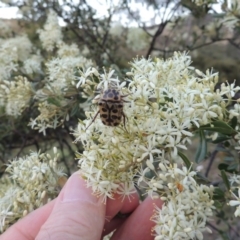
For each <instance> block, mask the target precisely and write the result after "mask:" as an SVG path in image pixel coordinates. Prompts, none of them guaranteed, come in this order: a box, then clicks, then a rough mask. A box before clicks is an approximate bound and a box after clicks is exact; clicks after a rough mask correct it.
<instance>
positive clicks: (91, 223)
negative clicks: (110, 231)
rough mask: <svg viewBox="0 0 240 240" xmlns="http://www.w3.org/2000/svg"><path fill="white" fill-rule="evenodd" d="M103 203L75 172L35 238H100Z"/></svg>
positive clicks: (102, 221)
mask: <svg viewBox="0 0 240 240" xmlns="http://www.w3.org/2000/svg"><path fill="white" fill-rule="evenodd" d="M105 211H106V205H105V204H104V203H103V201H102V198H98V197H96V196H94V195H92V189H91V188H86V183H85V181H84V180H83V179H82V178H81V177H80V174H79V172H78V173H75V174H73V175H72V176H71V177H70V178H69V180H68V181H67V183H66V185H65V186H64V189H63V190H62V191H61V193H60V194H59V196H58V198H57V201H56V203H55V205H54V208H53V210H52V213H51V215H50V216H49V218H48V220H47V221H46V222H45V223H44V225H43V226H42V227H41V229H40V231H39V233H38V235H37V237H36V238H35V239H36V240H48V239H58V240H61V239H63V240H66V239H69V240H74V239H85V240H88V239H89V240H98V239H100V238H101V235H102V231H103V226H104V220H105Z"/></svg>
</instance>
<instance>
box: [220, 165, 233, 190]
mask: <svg viewBox="0 0 240 240" xmlns="http://www.w3.org/2000/svg"><path fill="white" fill-rule="evenodd" d="M221 176H222V179H223V182H224V183H225V185H226V187H227V189H228V190H230V188H231V187H230V182H229V180H228V177H227V174H226V172H225V171H224V170H221Z"/></svg>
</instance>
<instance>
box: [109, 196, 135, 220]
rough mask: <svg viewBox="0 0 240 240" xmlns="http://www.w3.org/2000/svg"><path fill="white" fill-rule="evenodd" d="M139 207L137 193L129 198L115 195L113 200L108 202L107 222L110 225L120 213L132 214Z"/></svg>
mask: <svg viewBox="0 0 240 240" xmlns="http://www.w3.org/2000/svg"><path fill="white" fill-rule="evenodd" d="M138 205H139V198H138V195H137V193H133V194H132V195H130V196H129V197H128V198H124V199H123V198H122V196H121V195H119V194H115V195H114V197H113V199H110V198H109V199H108V200H107V206H106V222H105V223H108V222H110V221H111V219H113V218H114V217H115V216H116V215H117V214H118V213H119V212H121V213H123V214H124V213H130V212H132V211H134V210H135V208H136V207H137V206H138Z"/></svg>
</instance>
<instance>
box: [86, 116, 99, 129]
mask: <svg viewBox="0 0 240 240" xmlns="http://www.w3.org/2000/svg"><path fill="white" fill-rule="evenodd" d="M98 114H99V111H98V112H97V113H96V114H95V116H94V118H93V120H92V121H91V122H90V124H89V125H88V126H87V128H86V129H85V131H86V130H87V129H88V128H89V127H90V126H91V124H92V123H93V122H94V121H95V120H96V118H97V116H98Z"/></svg>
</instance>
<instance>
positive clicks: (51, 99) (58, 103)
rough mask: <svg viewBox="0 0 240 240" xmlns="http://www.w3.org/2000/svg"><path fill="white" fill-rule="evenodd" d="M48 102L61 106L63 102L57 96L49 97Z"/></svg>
mask: <svg viewBox="0 0 240 240" xmlns="http://www.w3.org/2000/svg"><path fill="white" fill-rule="evenodd" d="M47 102H48V103H50V104H53V105H55V106H57V107H61V103H60V102H59V101H58V100H57V99H56V98H48V99H47Z"/></svg>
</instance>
